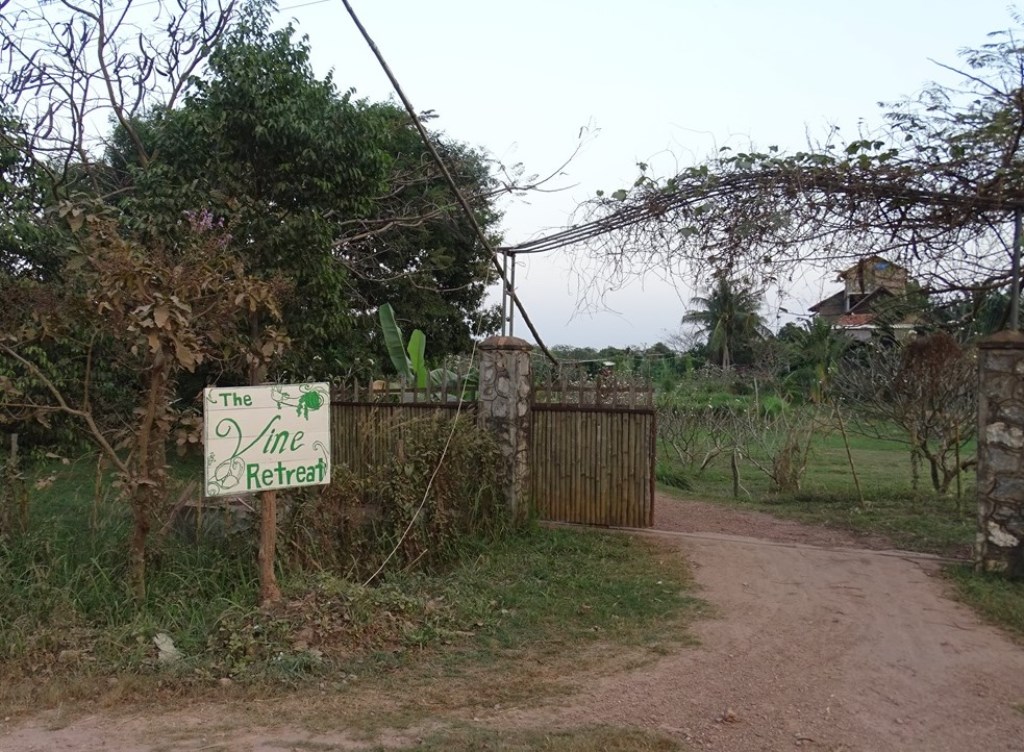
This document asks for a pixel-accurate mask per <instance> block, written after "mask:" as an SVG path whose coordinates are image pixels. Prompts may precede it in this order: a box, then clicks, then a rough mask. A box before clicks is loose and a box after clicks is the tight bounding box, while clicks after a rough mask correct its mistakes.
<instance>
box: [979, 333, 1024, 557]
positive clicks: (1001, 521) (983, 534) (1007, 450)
mask: <svg viewBox="0 0 1024 752" xmlns="http://www.w3.org/2000/svg"><path fill="white" fill-rule="evenodd" d="M975 555H976V560H977V564H978V567H979V568H981V569H984V570H985V571H989V572H1003V573H1005V574H1007V575H1009V576H1010V577H1024V333H1021V332H1018V331H1004V332H999V333H997V334H994V335H992V336H991V337H988V338H987V339H985V340H983V341H982V342H980V343H979V344H978V537H977V546H976V551H975Z"/></svg>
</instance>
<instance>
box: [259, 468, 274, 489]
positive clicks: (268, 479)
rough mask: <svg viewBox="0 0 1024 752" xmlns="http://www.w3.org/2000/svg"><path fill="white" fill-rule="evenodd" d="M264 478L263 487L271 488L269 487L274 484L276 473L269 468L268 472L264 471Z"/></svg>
mask: <svg viewBox="0 0 1024 752" xmlns="http://www.w3.org/2000/svg"><path fill="white" fill-rule="evenodd" d="M262 476H263V485H265V486H269V485H271V484H273V482H274V471H273V470H271V469H270V468H267V469H266V470H264V471H263V473H262Z"/></svg>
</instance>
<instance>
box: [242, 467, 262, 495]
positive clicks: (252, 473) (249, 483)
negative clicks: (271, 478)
mask: <svg viewBox="0 0 1024 752" xmlns="http://www.w3.org/2000/svg"><path fill="white" fill-rule="evenodd" d="M259 471H260V466H259V465H258V464H256V463H255V462H250V463H249V464H248V465H246V466H245V487H246V488H250V489H251V488H260V479H259V476H258V475H257V473H258V472H259Z"/></svg>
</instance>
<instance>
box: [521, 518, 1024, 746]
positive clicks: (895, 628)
mask: <svg viewBox="0 0 1024 752" xmlns="http://www.w3.org/2000/svg"><path fill="white" fill-rule="evenodd" d="M659 502H660V503H659V505H658V509H659V510H660V515H659V518H658V520H657V526H658V527H659V528H660V529H662V530H667V531H673V530H674V531H675V532H666V533H662V534H661V535H662V537H663V538H665V539H667V540H669V541H672V542H678V545H680V547H681V548H682V549H683V550H684V551H685V552H686V553H687V555H688V556H689V557H690V559H691V560H692V561H693V563H694V565H695V576H696V579H697V581H698V583H699V584H700V586H701V588H702V591H703V592H702V595H703V596H704V597H705V598H706V599H707V600H709V601H710V602H711V603H712V605H713V606H714V607H715V608H716V609H717V611H718V618H716V619H711V620H708V621H705V622H703V623H700V624H698V625H696V630H697V633H698V635H699V637H700V640H701V646H700V647H699V648H697V649H694V650H684V651H682V652H679V653H676V654H674V655H671V656H668V657H666V658H665V659H663V660H661V661H659V662H658V663H657V664H656V665H654V666H653V667H645V668H643V669H642V670H640V671H637V672H636V673H635V674H631V675H627V676H622V675H619V676H611V677H608V678H607V679H605V680H603V681H601V682H600V683H599V685H598V686H596V687H593V688H592V689H590V690H588V691H586V692H585V693H584V694H582V695H580V696H577V697H575V698H574V699H573V702H572V704H571V705H569V706H567V707H564V708H559V709H557V710H556V711H554V712H550V713H540V714H538V713H531V712H526V713H523V714H521V717H520V718H519V719H518V721H519V722H523V723H527V724H530V725H533V724H537V723H542V722H549V723H555V724H568V725H572V724H581V723H586V722H588V719H589V720H591V721H592V720H593V718H595V717H598V718H602V719H604V720H605V722H607V723H614V724H623V725H629V724H638V725H642V726H645V727H648V728H657V729H661V730H664V731H666V732H668V733H670V734H673V735H676V736H679V737H682V738H683V739H685V740H687V741H689V742H690V744H691V746H693V747H695V748H710V749H719V750H729V751H733V750H735V751H736V752H746V751H748V750H750V751H754V750H782V749H793V748H796V747H804V748H807V749H813V750H834V751H838V750H844V751H846V750H849V751H850V752H852V751H854V750H857V751H861V750H862V751H863V752H884V751H885V750H894V751H896V750H899V751H903V750H907V751H910V750H921V752H925V751H927V752H942V751H944V750H948V751H949V752H964V751H966V750H975V749H984V750H1017V751H1018V752H1020V750H1024V648H1021V647H1020V646H1017V645H1014V644H1013V643H1012V642H1010V641H1009V640H1008V639H1007V638H1006V637H1005V636H1004V635H1003V634H1002V633H1000V632H998V631H997V630H995V629H993V628H990V627H987V626H984V625H983V624H981V623H980V622H979V621H978V619H977V617H975V616H974V614H973V613H972V612H971V611H970V610H968V609H967V608H965V607H963V606H961V605H959V604H957V603H955V602H953V601H951V600H949V599H948V598H947V597H945V594H944V593H945V590H946V588H945V583H944V582H943V581H942V580H941V578H940V577H939V576H938V572H939V564H938V563H937V562H936V561H934V560H929V559H927V558H916V557H902V556H899V555H894V554H893V553H892V552H882V551H872V550H866V549H864V548H828V547H827V546H844V545H845V546H850V545H860V546H863V545H864V544H865V543H868V544H872V545H873V546H874V547H875V548H881V547H883V546H884V542H882V541H880V540H878V539H868V540H865V539H857V538H853V537H851V536H849V535H847V534H844V533H840V532H835V531H829V530H822V529H820V528H811V527H806V526H802V525H799V524H797V523H792V522H784V521H778V520H774V519H773V518H771V517H768V516H767V515H759V514H756V513H749V512H739V511H734V510H729V509H726V508H722V507H719V506H716V505H708V504H703V503H699V502H692V503H691V502H678V501H675V500H670V499H659ZM680 531H683V532H680ZM705 531H707V532H705ZM751 533H756V534H757V536H758V537H756V538H755V537H750V534H751Z"/></svg>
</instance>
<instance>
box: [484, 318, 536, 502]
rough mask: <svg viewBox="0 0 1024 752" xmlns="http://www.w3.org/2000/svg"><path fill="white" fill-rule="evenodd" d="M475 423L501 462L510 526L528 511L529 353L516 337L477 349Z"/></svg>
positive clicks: (486, 342)
mask: <svg viewBox="0 0 1024 752" xmlns="http://www.w3.org/2000/svg"><path fill="white" fill-rule="evenodd" d="M479 349H480V392H479V397H478V403H477V423H478V425H480V427H481V428H484V429H485V430H487V431H490V432H491V433H492V434H493V435H494V437H495V438H496V439H497V441H498V447H499V448H500V450H501V454H502V457H503V458H504V460H505V473H506V477H505V502H506V505H507V508H508V511H509V513H510V514H511V515H512V518H513V519H515V520H522V519H524V518H525V517H526V516H527V514H528V512H529V509H530V502H529V498H528V496H529V488H530V438H529V437H530V401H531V399H532V395H531V389H532V386H533V384H532V380H531V370H530V351H531V350H532V349H533V347H532V346H531V345H530V344H529V343H528V342H526V341H525V340H521V339H519V338H518V337H489V338H488V339H486V340H484V341H483V342H482V343H480V347H479Z"/></svg>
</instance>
